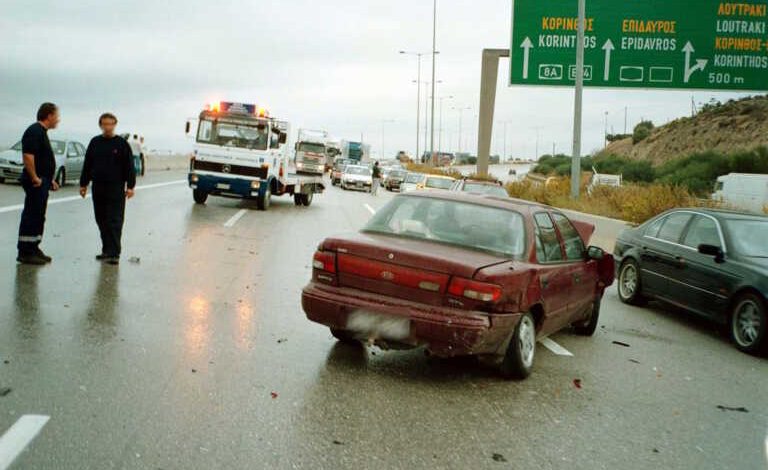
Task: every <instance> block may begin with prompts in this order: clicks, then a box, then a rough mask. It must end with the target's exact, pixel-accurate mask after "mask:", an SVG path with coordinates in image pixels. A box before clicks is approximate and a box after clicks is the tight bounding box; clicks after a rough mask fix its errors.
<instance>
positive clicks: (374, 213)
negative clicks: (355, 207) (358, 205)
mask: <svg viewBox="0 0 768 470" xmlns="http://www.w3.org/2000/svg"><path fill="white" fill-rule="evenodd" d="M363 205H364V206H365V208H366V209H368V212H370V213H371V215H376V209H374V208H373V207H371V205H370V204H363Z"/></svg>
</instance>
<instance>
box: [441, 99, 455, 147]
mask: <svg viewBox="0 0 768 470" xmlns="http://www.w3.org/2000/svg"><path fill="white" fill-rule="evenodd" d="M438 99H439V100H440V122H439V123H438V125H437V126H438V128H439V129H438V132H437V135H438V138H437V151H438V152H442V151H443V101H445V100H452V99H453V95H451V96H441V97H440V98H438Z"/></svg>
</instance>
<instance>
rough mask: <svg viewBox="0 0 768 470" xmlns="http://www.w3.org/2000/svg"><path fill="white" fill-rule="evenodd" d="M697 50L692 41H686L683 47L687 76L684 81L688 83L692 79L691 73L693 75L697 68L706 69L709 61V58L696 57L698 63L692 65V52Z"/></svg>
mask: <svg viewBox="0 0 768 470" xmlns="http://www.w3.org/2000/svg"><path fill="white" fill-rule="evenodd" d="M695 51H696V50H695V49H694V48H693V44H691V41H688V42H686V43H685V47H684V48H683V52H684V53H685V76H684V77H683V83H688V81H689V80H690V79H691V75H693V72H695V71H697V70H701V71H704V68H705V67H706V66H707V62H709V61H708V60H707V59H696V65H694V66H693V67H691V54H693V53H694V52H695Z"/></svg>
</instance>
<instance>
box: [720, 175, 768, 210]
mask: <svg viewBox="0 0 768 470" xmlns="http://www.w3.org/2000/svg"><path fill="white" fill-rule="evenodd" d="M712 199H714V200H716V201H718V202H721V203H723V204H725V205H726V206H730V207H733V208H736V209H741V210H745V211H750V212H757V213H763V212H765V211H766V209H768V175H757V174H747V173H731V174H728V175H724V176H721V177H719V178H717V183H715V192H714V194H712Z"/></svg>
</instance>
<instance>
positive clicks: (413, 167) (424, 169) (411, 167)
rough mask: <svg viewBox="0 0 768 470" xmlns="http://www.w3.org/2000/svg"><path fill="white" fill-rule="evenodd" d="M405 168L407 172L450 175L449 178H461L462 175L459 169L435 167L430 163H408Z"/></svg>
mask: <svg viewBox="0 0 768 470" xmlns="http://www.w3.org/2000/svg"><path fill="white" fill-rule="evenodd" d="M405 168H406V169H407V170H408V171H409V172H413V173H424V174H427V175H441V176H450V177H451V178H456V179H461V178H462V177H463V175H462V174H461V172H460V171H459V170H456V169H453V168H444V167H435V166H430V165H422V164H420V163H408V164H407V165H406V166H405Z"/></svg>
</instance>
